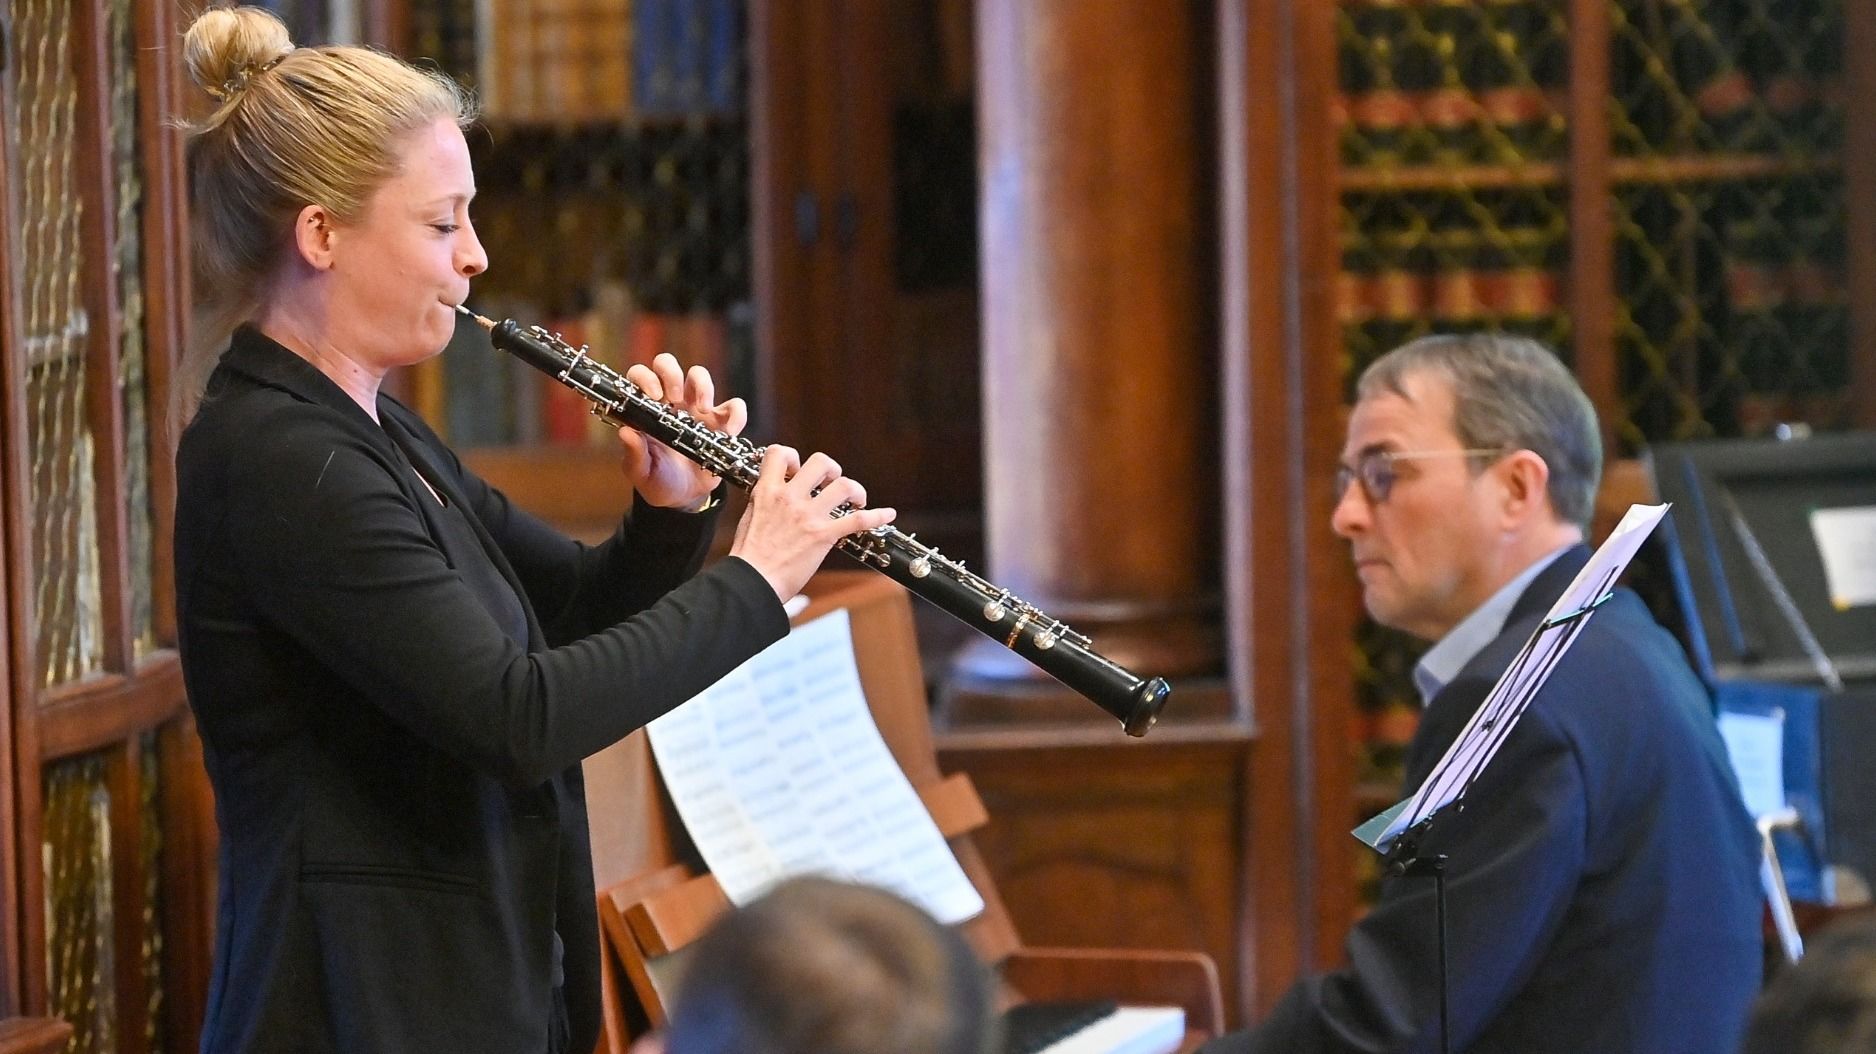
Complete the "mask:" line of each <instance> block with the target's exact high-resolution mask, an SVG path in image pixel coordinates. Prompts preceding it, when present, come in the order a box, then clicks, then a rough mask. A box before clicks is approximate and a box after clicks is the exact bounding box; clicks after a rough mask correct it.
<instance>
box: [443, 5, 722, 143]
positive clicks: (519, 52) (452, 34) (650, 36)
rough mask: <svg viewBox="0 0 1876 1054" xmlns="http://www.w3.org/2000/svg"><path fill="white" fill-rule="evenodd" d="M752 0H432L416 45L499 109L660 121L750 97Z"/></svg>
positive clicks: (554, 118) (569, 117)
mask: <svg viewBox="0 0 1876 1054" xmlns="http://www.w3.org/2000/svg"><path fill="white" fill-rule="evenodd" d="M744 4H745V0H420V2H418V3H415V4H413V5H412V12H411V23H412V28H413V30H414V33H413V36H414V38H415V46H416V51H417V53H418V54H420V55H424V56H428V57H430V58H433V59H434V60H435V61H436V62H438V63H439V64H440V65H441V66H442V67H443V69H444V70H446V71H448V72H449V73H451V74H453V75H455V76H457V77H459V78H461V79H463V80H464V81H466V82H468V83H471V84H473V86H474V87H475V89H476V93H477V96H478V98H479V100H480V102H481V105H482V111H483V114H484V116H486V117H488V118H489V119H491V120H497V121H518V122H543V123H576V122H594V121H627V122H629V121H655V120H668V119H682V118H695V117H699V116H711V115H728V114H736V113H740V112H742V111H743V110H744V109H745V106H744V95H745V70H746V62H745V60H744V54H743V52H744V39H745V30H744Z"/></svg>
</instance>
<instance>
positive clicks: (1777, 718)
mask: <svg viewBox="0 0 1876 1054" xmlns="http://www.w3.org/2000/svg"><path fill="white" fill-rule="evenodd" d="M1718 720H1719V726H1720V738H1721V739H1723V740H1725V741H1726V756H1727V757H1728V758H1730V759H1731V760H1732V763H1733V771H1734V772H1735V773H1737V774H1738V776H1739V793H1740V794H1741V796H1743V797H1744V798H1745V799H1746V811H1747V812H1749V813H1751V814H1752V815H1753V816H1755V817H1758V816H1770V815H1771V814H1773V813H1775V812H1777V811H1779V810H1780V809H1783V808H1784V807H1785V712H1784V711H1783V710H1773V711H1772V712H1771V713H1770V714H1741V713H1734V712H1732V711H1723V712H1721V714H1720V716H1719V719H1718Z"/></svg>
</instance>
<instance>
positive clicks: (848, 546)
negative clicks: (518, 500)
mask: <svg viewBox="0 0 1876 1054" xmlns="http://www.w3.org/2000/svg"><path fill="white" fill-rule="evenodd" d="M458 310H460V311H462V312H463V313H464V314H467V315H470V316H471V317H473V318H475V319H476V321H478V322H479V323H481V324H482V325H483V326H485V327H487V328H488V330H489V335H490V338H491V339H492V340H493V342H494V344H495V346H496V347H498V348H500V349H502V350H503V351H506V352H508V353H510V354H512V355H514V356H516V357H517V358H519V359H521V360H522V361H523V362H526V363H527V364H528V365H530V366H533V367H534V368H535V369H538V370H540V371H541V372H542V373H545V374H547V375H548V376H550V377H552V378H554V379H555V380H557V381H559V382H560V383H562V384H564V385H566V386H567V387H569V388H572V389H573V390H574V391H576V392H578V393H579V394H580V395H581V396H582V397H583V398H585V399H586V400H587V401H588V402H590V403H591V404H592V406H593V413H595V414H597V415H598V416H600V417H603V418H605V419H606V420H608V421H610V422H612V423H614V424H618V425H629V426H631V427H633V428H636V429H638V430H639V431H641V432H643V433H645V434H646V435H648V436H651V437H652V438H654V439H657V440H658V441H660V442H662V443H664V444H665V445H666V446H669V447H671V448H672V449H673V450H676V451H677V452H678V453H680V454H683V455H684V456H685V457H687V458H689V459H691V460H692V461H695V462H696V463H697V464H699V465H701V466H703V468H704V469H705V470H706V471H708V472H710V473H711V474H712V475H715V476H719V477H721V478H723V479H726V480H728V481H730V482H731V483H732V484H734V485H736V486H738V487H741V488H743V489H744V490H748V489H749V488H750V487H752V486H754V485H755V482H756V477H757V475H758V474H759V472H760V470H761V465H762V454H763V451H764V450H765V449H766V448H765V447H760V446H757V445H755V444H754V443H751V442H750V441H749V440H747V439H745V438H743V437H741V436H732V435H729V434H727V433H725V432H722V431H719V430H717V429H714V428H711V427H709V426H708V425H705V424H703V423H702V422H700V421H698V420H697V419H696V418H694V417H692V416H691V415H689V414H687V413H685V412H683V411H681V410H675V409H673V408H671V407H669V406H667V405H665V404H664V403H661V402H659V401H657V400H655V399H652V398H650V397H649V396H647V395H646V394H645V393H644V392H642V391H640V390H639V388H638V386H637V385H635V384H633V383H632V382H631V381H628V380H626V379H625V376H624V375H623V374H621V373H619V372H617V371H615V370H613V369H612V368H611V367H608V366H606V365H605V364H603V363H600V362H596V361H594V360H593V359H592V358H590V357H588V356H587V354H586V349H585V348H575V347H573V346H572V345H570V344H568V343H566V342H565V341H563V340H561V339H560V338H559V337H557V336H555V335H554V334H552V333H549V332H548V331H546V330H544V329H542V328H540V327H539V326H531V327H523V326H521V325H520V324H519V323H517V322H515V321H514V320H513V319H509V320H506V321H503V322H493V321H491V320H489V319H486V318H483V317H481V316H480V315H476V314H474V312H471V311H469V309H467V308H459V309H458ZM850 511H852V510H851V509H849V508H847V507H845V506H842V507H841V508H840V509H839V510H837V511H836V513H835V514H836V515H845V514H846V513H847V512H850ZM839 548H840V550H841V551H842V552H844V553H846V554H847V555H848V556H851V557H853V558H854V559H856V560H858V561H860V562H861V563H862V564H865V565H866V566H868V567H870V568H872V569H874V570H876V571H878V572H880V573H881V574H883V575H885V576H886V577H888V578H891V579H892V580H893V581H895V582H898V583H899V584H900V585H902V586H904V587H905V588H907V589H909V590H911V591H912V592H913V593H916V594H918V595H919V596H921V597H923V598H925V599H926V600H928V601H930V602H931V603H933V604H936V605H937V606H938V607H939V608H941V609H943V610H944V611H945V612H947V613H949V614H950V615H952V616H953V617H955V618H957V619H958V620H959V621H961V622H963V623H964V624H965V625H967V626H969V627H971V628H972V629H974V630H977V631H978V632H980V633H982V634H984V635H985V636H988V637H990V638H991V639H993V640H995V641H997V642H998V643H1000V644H1002V645H1003V646H1004V647H1006V648H1008V649H1010V650H1011V651H1013V652H1015V653H1016V654H1018V655H1021V656H1022V657H1023V658H1025V659H1028V660H1029V661H1030V662H1032V663H1034V664H1035V665H1036V667H1037V668H1038V669H1041V670H1042V671H1043V672H1045V673H1047V674H1049V675H1050V676H1052V677H1054V678H1055V679H1056V680H1058V681H1061V682H1062V683H1063V684H1065V685H1067V686H1068V687H1070V688H1072V689H1074V690H1075V691H1076V692H1079V693H1080V694H1082V695H1084V696H1087V697H1088V698H1089V699H1090V700H1092V701H1093V702H1094V704H1095V705H1096V706H1099V707H1100V708H1101V709H1103V710H1105V711H1107V712H1108V713H1110V714H1112V715H1114V717H1116V718H1118V719H1119V720H1120V723H1121V727H1122V728H1124V729H1125V730H1126V732H1127V734H1128V735H1130V736H1143V735H1145V734H1146V731H1147V729H1149V728H1151V727H1153V722H1154V720H1155V719H1156V718H1157V717H1158V716H1159V712H1160V708H1161V707H1163V706H1164V705H1165V703H1166V697H1167V696H1168V695H1169V694H1171V692H1172V686H1171V685H1169V684H1168V683H1167V682H1166V680H1165V678H1162V677H1153V678H1143V677H1140V676H1138V675H1136V674H1134V673H1133V672H1132V671H1130V670H1128V669H1127V668H1126V667H1123V666H1121V665H1120V664H1119V663H1116V662H1114V661H1112V660H1110V659H1108V658H1107V657H1105V656H1103V655H1101V654H1100V653H1099V652H1097V651H1095V650H1094V647H1093V642H1092V641H1090V640H1089V639H1088V638H1087V637H1086V636H1083V635H1082V634H1080V633H1076V632H1075V631H1074V630H1072V629H1070V628H1069V627H1068V626H1067V625H1065V624H1063V623H1062V622H1061V621H1060V620H1058V619H1053V618H1050V617H1049V616H1048V615H1047V614H1045V613H1043V612H1042V611H1040V610H1038V609H1036V608H1035V607H1034V606H1032V605H1031V604H1029V603H1028V602H1027V601H1025V600H1023V599H1022V598H1021V597H1018V596H1015V595H1014V594H1012V593H1011V592H1010V591H1009V590H1007V589H1000V588H998V587H997V586H995V585H993V584H991V583H990V582H988V581H985V580H984V579H983V578H982V577H980V576H978V575H977V574H975V573H973V572H971V571H967V570H965V568H964V564H963V563H962V562H961V561H954V560H951V559H949V558H947V557H945V556H944V555H943V554H941V553H939V552H938V550H936V549H933V548H932V547H930V546H928V545H925V544H924V543H922V542H920V541H918V540H917V539H916V538H915V537H914V536H913V535H909V534H905V533H903V532H901V531H900V530H899V529H898V528H896V527H893V526H891V525H887V526H885V527H880V528H878V529H876V530H872V531H863V532H861V533H858V534H852V535H848V536H847V537H846V538H844V539H842V540H841V542H840V545H839Z"/></svg>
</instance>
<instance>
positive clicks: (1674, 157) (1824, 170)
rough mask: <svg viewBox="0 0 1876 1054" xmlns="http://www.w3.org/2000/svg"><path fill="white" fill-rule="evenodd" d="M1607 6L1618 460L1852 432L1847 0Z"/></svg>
mask: <svg viewBox="0 0 1876 1054" xmlns="http://www.w3.org/2000/svg"><path fill="white" fill-rule="evenodd" d="M1612 10H1613V13H1614V17H1613V32H1614V38H1613V43H1614V54H1613V56H1612V76H1613V78H1614V94H1613V100H1612V105H1611V111H1610V112H1611V119H1612V126H1613V131H1614V135H1615V139H1616V147H1617V149H1618V150H1619V151H1620V152H1621V153H1623V154H1625V155H1628V156H1629V157H1630V158H1631V159H1632V160H1631V161H1630V163H1629V164H1628V166H1627V167H1626V168H1623V169H1620V170H1619V171H1618V175H1619V176H1622V177H1624V178H1623V182H1622V186H1621V187H1620V189H1619V190H1618V192H1617V195H1616V201H1615V205H1616V207H1615V220H1616V225H1617V234H1618V242H1617V250H1616V261H1617V275H1616V288H1617V293H1618V296H1619V297H1620V298H1621V299H1622V301H1623V304H1622V312H1621V317H1620V318H1619V319H1618V321H1617V339H1618V347H1617V355H1618V365H1619V369H1620V378H1621V385H1622V389H1621V390H1622V396H1623V405H1622V408H1621V411H1622V412H1621V414H1620V416H1619V418H1618V420H1617V422H1616V424H1617V438H1618V441H1619V451H1618V452H1621V453H1632V452H1633V451H1635V450H1637V449H1639V448H1640V447H1641V446H1642V445H1644V444H1646V443H1647V442H1650V441H1656V440H1678V439H1689V438H1699V437H1705V436H1714V435H1721V436H1737V435H1748V436H1750V435H1763V434H1766V433H1768V432H1770V431H1771V430H1772V429H1773V428H1774V426H1776V425H1778V424H1780V423H1785V422H1802V423H1805V424H1808V425H1810V426H1812V427H1815V428H1825V429H1829V428H1839V427H1844V426H1845V425H1846V424H1847V404H1848V385H1849V309H1848V303H1847V296H1846V293H1845V277H1844V247H1843V235H1842V230H1843V224H1844V216H1843V189H1844V188H1843V184H1842V178H1841V174H1840V165H1839V160H1838V157H1837V154H1836V151H1837V149H1838V148H1839V146H1840V145H1841V143H1842V138H1843V101H1842V94H1843V93H1842V78H1841V69H1842V37H1843V12H1842V8H1841V3H1840V0H1777V2H1776V3H1773V2H1768V0H1725V2H1715V3H1695V2H1693V0H1657V2H1654V3H1650V4H1637V3H1620V4H1616V5H1613V8H1612Z"/></svg>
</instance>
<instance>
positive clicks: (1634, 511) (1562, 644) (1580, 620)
mask: <svg viewBox="0 0 1876 1054" xmlns="http://www.w3.org/2000/svg"><path fill="white" fill-rule="evenodd" d="M1667 511H1668V506H1666V505H1631V506H1629V510H1628V512H1627V514H1625V515H1624V516H1623V517H1622V522H1620V523H1618V524H1616V527H1615V530H1614V531H1612V532H1610V534H1609V538H1608V540H1607V541H1605V542H1603V543H1602V545H1601V547H1600V548H1598V549H1597V550H1596V552H1595V553H1594V554H1592V555H1591V556H1590V558H1589V563H1587V564H1585V565H1584V566H1583V570H1582V571H1581V572H1579V573H1578V574H1577V576H1576V578H1575V580H1573V581H1572V582H1571V583H1570V587H1569V588H1568V589H1565V590H1564V591H1563V595H1562V596H1560V597H1558V598H1557V602H1556V603H1555V604H1553V605H1551V608H1550V612H1549V614H1548V615H1546V616H1545V618H1544V621H1543V622H1542V623H1541V624H1540V625H1539V626H1538V627H1537V631H1536V632H1535V633H1533V634H1532V635H1531V639H1530V640H1529V641H1528V642H1526V643H1525V645H1524V648H1523V650H1522V651H1520V652H1519V653H1518V657H1517V658H1516V659H1515V660H1513V661H1512V663H1511V665H1510V666H1509V667H1508V668H1506V670H1505V672H1504V674H1503V675H1501V676H1500V677H1499V678H1498V683H1497V684H1495V685H1493V686H1492V690H1491V692H1490V693H1489V694H1487V695H1486V697H1485V702H1484V703H1482V704H1480V706H1479V708H1478V709H1477V710H1476V711H1474V712H1473V714H1472V719H1471V720H1470V721H1469V722H1467V724H1466V727H1465V728H1464V729H1463V730H1462V731H1461V732H1460V733H1459V736H1458V738H1457V739H1454V740H1453V743H1452V745H1451V746H1450V747H1448V748H1447V749H1446V753H1445V754H1444V755H1443V756H1442V757H1441V758H1440V762H1439V764H1437V765H1435V766H1434V767H1433V771H1432V772H1431V773H1429V774H1428V775H1427V779H1426V782H1425V783H1422V784H1421V785H1420V789H1419V790H1417V791H1415V792H1414V793H1413V796H1412V797H1410V798H1408V799H1407V800H1406V801H1403V802H1401V803H1399V804H1398V805H1395V806H1393V807H1392V808H1390V809H1388V810H1387V811H1385V812H1383V813H1381V814H1380V815H1378V816H1376V817H1375V818H1374V819H1372V820H1369V821H1368V822H1367V823H1365V824H1362V825H1361V826H1360V827H1357V828H1356V829H1355V837H1357V838H1360V839H1361V840H1362V841H1364V842H1366V843H1368V844H1369V845H1370V846H1372V847H1374V848H1375V849H1378V850H1380V851H1382V852H1386V851H1387V849H1388V847H1389V846H1391V845H1392V844H1393V842H1394V840H1395V839H1396V838H1398V837H1399V836H1400V834H1401V832H1402V831H1405V830H1406V829H1408V828H1409V827H1412V826H1413V825H1415V824H1417V823H1419V822H1421V821H1422V820H1424V819H1426V818H1427V817H1429V816H1431V815H1433V814H1434V813H1435V812H1438V811H1439V810H1440V809H1443V808H1445V807H1446V806H1448V805H1450V804H1452V802H1453V801H1455V800H1456V799H1457V798H1458V797H1459V796H1460V795H1461V794H1464V793H1465V790H1466V788H1467V787H1468V786H1469V785H1471V783H1472V780H1473V779H1474V778H1475V777H1477V776H1478V774H1479V772H1481V771H1482V770H1483V769H1484V768H1485V766H1486V764H1487V763H1489V762H1490V761H1491V759H1492V755H1493V754H1495V753H1497V751H1498V747H1499V745H1500V744H1502V743H1503V742H1504V741H1505V737H1506V736H1508V735H1510V734H1511V729H1512V727H1513V726H1514V725H1516V724H1517V720H1518V718H1519V717H1520V716H1522V715H1523V713H1524V708H1525V707H1526V706H1529V705H1530V702H1531V698H1532V697H1533V696H1535V695H1536V694H1537V690H1538V689H1539V688H1540V687H1542V686H1543V683H1544V679H1545V678H1546V677H1549V676H1550V671H1551V670H1553V669H1555V668H1556V665H1557V662H1558V661H1559V660H1560V659H1562V658H1563V655H1564V653H1565V652H1566V651H1568V650H1569V648H1570V645H1571V644H1573V643H1575V641H1576V638H1577V635H1578V634H1579V633H1581V632H1582V629H1583V626H1584V623H1585V621H1586V620H1587V619H1589V618H1591V617H1593V611H1594V608H1595V606H1596V605H1598V604H1600V603H1602V601H1603V600H1605V599H1607V598H1608V596H1609V591H1610V590H1611V589H1613V588H1614V587H1615V581H1616V579H1617V578H1618V577H1620V576H1621V574H1622V572H1623V570H1624V569H1626V568H1627V567H1628V564H1629V561H1630V560H1633V559H1634V558H1635V553H1636V551H1637V550H1639V549H1640V548H1641V544H1642V542H1643V541H1645V540H1647V538H1648V535H1649V533H1650V532H1652V531H1653V530H1654V529H1655V526H1656V525H1657V524H1659V523H1660V522H1661V518H1662V517H1663V516H1666V515H1667Z"/></svg>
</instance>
